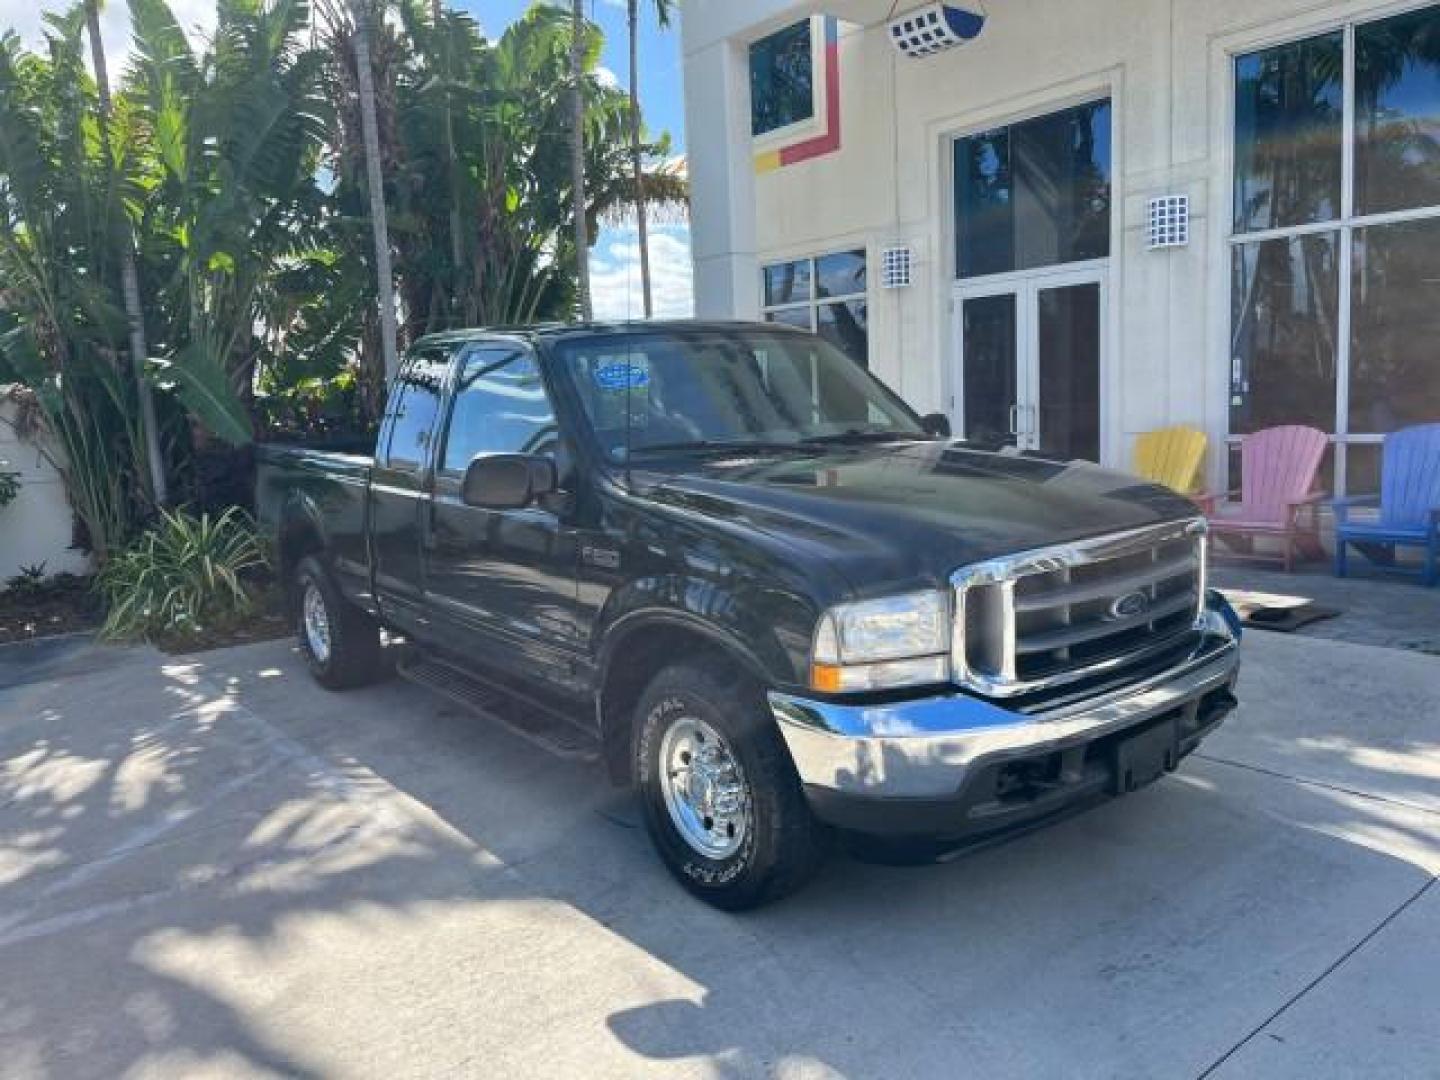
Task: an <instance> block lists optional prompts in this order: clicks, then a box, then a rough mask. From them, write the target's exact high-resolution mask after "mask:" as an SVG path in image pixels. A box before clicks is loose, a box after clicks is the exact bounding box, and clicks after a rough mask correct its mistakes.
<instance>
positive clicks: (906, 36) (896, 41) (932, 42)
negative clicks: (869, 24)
mask: <svg viewBox="0 0 1440 1080" xmlns="http://www.w3.org/2000/svg"><path fill="white" fill-rule="evenodd" d="M984 26H985V16H984V15H982V14H980V13H979V12H975V11H971V10H969V9H968V8H963V7H956V6H955V5H954V4H925V5H923V6H921V7H917V8H915V9H914V10H913V11H907V12H906V13H905V14H903V15H897V16H896V17H895V18H893V19H891V20H890V21H889V22H888V23H887V24H886V28H887V29H888V30H889V31H890V44H892V45H894V46H895V48H896V49H898V50H899V51H900V52H901V53H903V54H904V55H906V56H908V57H911V58H912V59H918V58H919V57H922V56H930V55H931V54H933V53H937V52H943V51H945V50H946V49H953V48H955V46H957V45H963V44H965V42H967V41H971V40H973V39H974V38H976V37H979V36H980V31H981V29H983V28H984Z"/></svg>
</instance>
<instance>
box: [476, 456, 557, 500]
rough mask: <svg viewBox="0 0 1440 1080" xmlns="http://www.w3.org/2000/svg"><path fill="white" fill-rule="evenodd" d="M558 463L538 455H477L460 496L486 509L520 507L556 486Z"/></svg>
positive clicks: (548, 492) (546, 493)
mask: <svg viewBox="0 0 1440 1080" xmlns="http://www.w3.org/2000/svg"><path fill="white" fill-rule="evenodd" d="M556 484H557V479H556V475H555V462H554V461H552V460H551V459H550V458H548V457H543V456H541V455H539V454H476V455H475V456H474V457H473V458H472V459H471V460H470V465H469V467H467V468H466V470H465V480H464V482H463V483H462V484H461V485H460V498H461V501H463V502H464V503H465V505H466V506H478V507H481V508H483V509H485V510H519V509H522V508H524V507H526V506H529V505H530V504H531V503H533V502H534V501H535V500H536V499H538V498H540V496H542V495H548V494H550V492H552V491H554V490H555V488H556Z"/></svg>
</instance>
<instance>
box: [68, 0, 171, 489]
mask: <svg viewBox="0 0 1440 1080" xmlns="http://www.w3.org/2000/svg"><path fill="white" fill-rule="evenodd" d="M85 26H86V30H87V31H88V33H89V36H90V58H91V62H92V63H93V64H94V66H95V91H96V101H97V102H98V105H99V108H98V112H99V117H98V120H99V125H100V145H101V146H102V147H104V148H105V149H104V152H103V153H102V155H101V156H102V157H103V158H104V160H105V172H106V174H107V179H108V181H109V188H110V190H109V193H108V194H109V198H108V200H107V207H106V209H107V211H108V212H109V213H117V211H118V216H119V218H120V219H121V221H120V222H118V223H117V225H116V228H115V235H116V238H117V241H118V244H119V248H120V291H121V295H122V297H123V300H124V304H125V321H126V323H127V324H128V327H129V331H130V364H131V367H132V369H133V372H134V376H135V391H136V394H137V396H138V397H139V399H140V424H141V427H142V428H143V429H144V438H145V458H146V463H147V465H148V475H149V478H150V498H151V499H152V500H154V502H155V503H156V505H158V506H164V505H165V504H166V503H167V502H169V501H170V493H169V490H168V489H167V486H166V482H165V459H164V458H163V457H162V456H161V453H160V432H159V429H158V428H157V426H156V421H155V397H154V394H153V393H152V392H151V389H150V381H149V380H148V379H147V378H146V377H145V360H146V356H147V349H146V346H145V312H144V311H143V310H142V309H141V306H140V273H139V270H138V269H137V267H136V260H135V243H134V238H133V237H132V236H131V230H130V226H129V223H128V219H127V218H126V217H125V212H124V210H123V209H121V208H120V207H119V204H118V201H117V200H116V199H115V190H116V189H115V176H114V170H115V166H114V158H113V156H112V154H111V148H110V113H111V102H110V72H109V68H108V66H107V65H106V62H105V44H104V42H103V41H102V40H101V38H100V2H99V0H85Z"/></svg>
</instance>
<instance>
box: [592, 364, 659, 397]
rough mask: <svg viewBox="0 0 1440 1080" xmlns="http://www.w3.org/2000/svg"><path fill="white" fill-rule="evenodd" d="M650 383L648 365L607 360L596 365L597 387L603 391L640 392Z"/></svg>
mask: <svg viewBox="0 0 1440 1080" xmlns="http://www.w3.org/2000/svg"><path fill="white" fill-rule="evenodd" d="M649 383H650V368H649V366H648V365H640V364H633V363H627V362H626V361H624V360H606V361H603V362H601V363H599V364H596V365H595V385H596V386H598V387H600V389H601V390H638V389H639V388H640V387H642V386H648V385H649Z"/></svg>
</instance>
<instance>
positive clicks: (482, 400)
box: [443, 346, 557, 472]
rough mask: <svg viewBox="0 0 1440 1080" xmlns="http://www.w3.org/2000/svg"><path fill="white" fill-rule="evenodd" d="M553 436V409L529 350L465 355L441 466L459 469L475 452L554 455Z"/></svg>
mask: <svg viewBox="0 0 1440 1080" xmlns="http://www.w3.org/2000/svg"><path fill="white" fill-rule="evenodd" d="M556 438H557V429H556V426H555V413H554V412H553V411H552V410H551V408H550V399H549V397H548V396H547V395H546V393H545V384H544V382H543V381H542V379H541V377H540V367H539V365H538V364H537V363H536V362H535V357H534V356H533V355H532V354H531V353H530V352H529V350H527V349H524V348H520V347H514V348H512V347H509V346H506V347H503V348H482V349H479V350H477V351H475V352H474V353H471V354H470V355H469V356H467V357H466V358H465V363H464V366H463V367H462V368H461V371H460V382H459V383H458V384H457V385H456V387H455V406H454V409H453V410H452V411H451V414H450V433H449V435H448V436H447V437H446V439H445V462H444V466H443V468H444V469H445V470H447V471H451V472H463V471H464V470H465V468H466V466H468V465H469V464H470V459H471V458H473V457H474V456H475V455H476V454H497V453H511V454H553V453H554V451H555V443H556Z"/></svg>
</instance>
